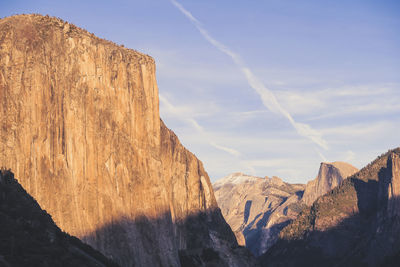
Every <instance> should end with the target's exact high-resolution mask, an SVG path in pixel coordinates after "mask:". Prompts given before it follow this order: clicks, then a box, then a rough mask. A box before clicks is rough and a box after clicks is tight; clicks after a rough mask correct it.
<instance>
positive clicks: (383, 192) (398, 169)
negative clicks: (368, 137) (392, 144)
mask: <svg viewBox="0 0 400 267" xmlns="http://www.w3.org/2000/svg"><path fill="white" fill-rule="evenodd" d="M399 155H400V148H397V149H395V150H392V151H389V152H388V153H386V154H383V155H382V156H380V157H378V158H377V159H376V160H374V161H373V162H372V163H370V164H368V165H367V166H366V167H365V168H363V169H361V170H360V171H359V172H357V173H356V174H354V175H352V176H351V177H349V178H347V179H346V180H345V181H343V183H342V184H341V185H340V186H338V187H336V188H335V189H334V190H332V191H330V192H328V193H327V194H325V195H324V196H322V197H320V198H318V199H317V200H316V201H315V202H314V203H313V205H312V206H311V207H309V208H307V209H305V210H303V211H302V212H301V214H300V215H299V216H298V217H297V219H296V220H294V221H293V222H292V223H291V224H289V225H288V226H286V227H285V228H284V229H283V230H282V231H281V233H280V235H279V240H278V242H277V243H276V244H275V245H274V246H273V247H271V249H270V250H268V252H267V253H266V254H265V255H263V256H262V257H261V258H260V262H261V263H262V264H263V265H265V266H381V265H383V266H399V265H398V264H399V260H400V157H399Z"/></svg>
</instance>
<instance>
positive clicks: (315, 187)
mask: <svg viewBox="0 0 400 267" xmlns="http://www.w3.org/2000/svg"><path fill="white" fill-rule="evenodd" d="M357 171H358V169H357V168H356V167H354V166H352V165H350V164H348V163H345V162H332V163H327V162H322V163H321V166H320V168H319V172H318V175H317V177H316V178H315V179H314V180H312V181H310V182H308V183H307V185H306V189H305V190H304V195H303V199H302V200H303V202H304V203H305V204H306V205H308V206H310V205H312V203H313V202H314V201H315V200H316V199H317V198H318V197H320V196H322V195H324V194H325V193H327V192H329V191H331V190H332V189H333V188H335V187H336V186H338V185H339V184H340V183H341V182H342V181H343V180H344V179H346V178H347V177H349V176H350V175H353V174H354V173H356V172H357Z"/></svg>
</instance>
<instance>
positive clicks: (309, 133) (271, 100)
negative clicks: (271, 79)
mask: <svg viewBox="0 0 400 267" xmlns="http://www.w3.org/2000/svg"><path fill="white" fill-rule="evenodd" d="M171 3H172V4H173V5H174V6H175V7H176V8H177V9H178V10H179V11H180V12H181V13H182V14H183V15H185V17H186V18H188V19H189V20H190V22H191V23H192V24H193V25H194V26H195V27H196V28H197V30H198V31H199V32H200V33H201V35H202V36H203V37H204V39H206V40H207V41H208V42H209V43H210V44H212V45H213V46H214V47H215V48H217V49H218V50H220V51H221V52H222V53H224V54H226V55H228V56H229V57H230V58H231V59H232V60H233V62H234V63H235V65H236V66H237V67H238V68H239V69H240V70H241V72H242V73H243V74H244V76H245V77H246V79H247V82H248V83H249V85H250V86H251V87H252V88H253V89H254V90H255V91H256V92H257V94H258V95H259V96H260V97H261V100H262V102H263V104H264V106H265V107H266V108H268V109H269V110H270V111H271V112H274V113H276V114H281V115H283V116H284V117H286V119H287V120H288V121H289V122H290V124H291V125H292V126H293V127H294V128H295V130H296V131H297V133H298V134H299V135H301V136H303V137H306V138H308V139H310V140H311V141H312V142H314V143H315V144H317V145H318V146H319V147H322V148H324V149H328V144H327V142H326V141H325V140H324V139H323V138H322V134H321V133H320V132H318V131H317V130H315V129H313V128H311V127H310V126H309V125H307V124H304V123H299V122H296V121H295V120H294V119H293V117H292V115H290V113H289V112H288V111H287V110H286V109H284V108H283V107H282V106H281V105H280V103H279V102H278V100H277V99H276V97H275V95H274V93H273V92H272V91H271V90H269V89H268V88H267V87H266V86H265V85H264V84H263V83H262V82H261V81H260V79H258V78H257V77H256V76H255V75H254V73H253V72H252V71H251V70H250V69H249V68H248V67H247V66H246V65H245V64H244V63H243V61H242V60H241V58H240V56H239V55H238V54H236V53H234V52H233V51H232V50H230V49H229V48H228V47H227V46H225V45H224V44H222V43H220V42H219V41H217V40H216V39H214V38H213V37H212V36H211V35H210V34H209V33H208V31H207V30H205V29H204V28H203V26H202V25H201V23H200V21H198V20H197V19H196V18H195V17H194V16H193V15H192V14H191V13H190V12H189V11H188V10H186V9H185V8H184V7H183V6H182V5H181V4H180V3H178V2H177V1H176V0H171ZM318 154H320V153H318Z"/></svg>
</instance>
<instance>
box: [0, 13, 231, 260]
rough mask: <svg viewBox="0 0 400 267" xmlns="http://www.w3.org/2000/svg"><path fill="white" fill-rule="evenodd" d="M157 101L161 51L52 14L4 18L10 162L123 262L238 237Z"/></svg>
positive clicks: (3, 81) (4, 130)
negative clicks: (151, 52)
mask: <svg viewBox="0 0 400 267" xmlns="http://www.w3.org/2000/svg"><path fill="white" fill-rule="evenodd" d="M158 101H159V100H158V88H157V83H156V77H155V63H154V60H153V59H152V58H151V57H149V56H147V55H144V54H141V53H139V52H136V51H133V50H130V49H127V48H124V47H121V46H118V45H116V44H114V43H112V42H109V41H106V40H102V39H99V38H97V37H95V36H94V35H93V34H90V33H89V32H87V31H85V30H82V29H80V28H77V27H75V26H74V25H72V24H68V23H66V22H64V21H62V20H60V19H55V18H50V17H48V16H46V17H43V16H40V15H21V16H14V17H9V18H5V19H2V20H0V121H1V130H0V164H1V165H2V166H5V167H7V168H10V169H11V170H12V171H13V172H14V173H15V176H16V177H18V178H20V181H19V182H20V183H21V184H22V185H23V186H24V188H25V189H26V190H27V191H28V193H30V194H31V195H32V196H34V197H35V198H36V200H37V201H38V202H39V204H40V205H41V207H42V208H43V209H46V210H47V211H48V212H49V213H50V214H51V215H52V217H53V219H54V221H55V222H56V224H57V225H58V226H59V227H60V228H61V229H63V230H64V231H66V232H68V233H70V234H73V235H76V236H78V237H80V238H81V239H83V240H84V241H86V242H88V243H89V244H91V245H92V246H94V247H95V248H97V249H99V250H100V251H102V252H104V253H105V255H108V256H111V257H112V258H114V259H116V261H117V262H119V263H121V264H122V265H125V266H130V265H132V264H135V265H137V266H179V264H180V263H179V256H178V250H180V249H195V248H198V247H213V248H216V249H218V248H217V246H216V243H218V242H217V241H218V240H223V241H224V242H226V243H227V244H229V245H233V246H235V245H236V240H235V238H234V235H233V233H232V231H231V230H230V228H229V226H227V225H226V223H225V221H224V220H223V218H222V216H221V214H220V211H219V209H218V207H217V204H216V201H215V198H214V193H213V189H212V187H211V184H210V181H209V178H208V175H207V173H206V172H205V171H204V169H203V166H202V164H201V162H200V161H199V160H198V159H197V158H196V157H195V156H194V155H193V154H192V153H190V152H189V151H187V150H186V149H185V148H184V147H183V146H182V145H181V144H180V143H179V140H178V139H177V137H176V136H175V135H174V133H173V132H171V131H170V130H169V129H167V128H166V127H165V125H164V124H163V123H162V122H161V120H160V117H159V102H158ZM197 216H200V217H201V218H202V219H196V218H197ZM191 218H195V219H193V220H190V219H191ZM210 225H215V226H210ZM213 227H214V228H213ZM192 228H194V229H197V232H195V233H191V235H189V234H188V232H189V231H191V230H192ZM216 240H217V241H216ZM220 251H222V250H220ZM221 253H222V252H221ZM224 253H225V254H226V253H229V251H228V252H224ZM222 254H223V253H222ZM225 254H224V255H225ZM224 255H222V256H221V257H223V256H224Z"/></svg>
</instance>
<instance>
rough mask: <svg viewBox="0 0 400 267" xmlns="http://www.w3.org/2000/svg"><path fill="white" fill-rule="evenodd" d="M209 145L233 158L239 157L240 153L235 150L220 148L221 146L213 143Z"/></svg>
mask: <svg viewBox="0 0 400 267" xmlns="http://www.w3.org/2000/svg"><path fill="white" fill-rule="evenodd" d="M210 145H212V146H213V147H215V148H217V149H219V150H222V151H225V152H228V153H229V154H231V155H234V156H236V157H239V156H240V152H239V151H237V150H235V149H233V148H229V147H225V146H221V145H218V144H216V143H214V142H210Z"/></svg>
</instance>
